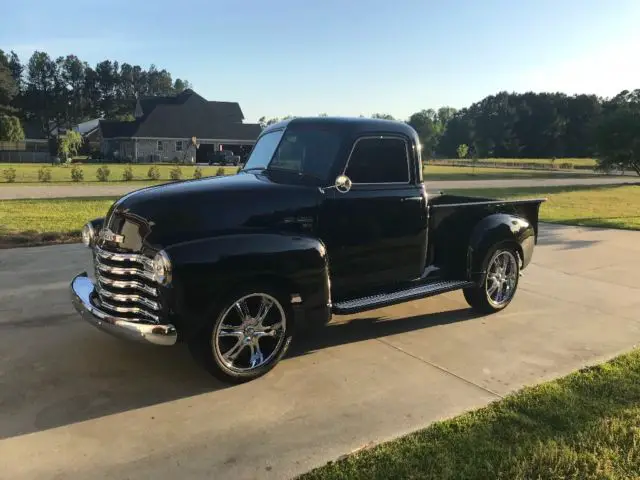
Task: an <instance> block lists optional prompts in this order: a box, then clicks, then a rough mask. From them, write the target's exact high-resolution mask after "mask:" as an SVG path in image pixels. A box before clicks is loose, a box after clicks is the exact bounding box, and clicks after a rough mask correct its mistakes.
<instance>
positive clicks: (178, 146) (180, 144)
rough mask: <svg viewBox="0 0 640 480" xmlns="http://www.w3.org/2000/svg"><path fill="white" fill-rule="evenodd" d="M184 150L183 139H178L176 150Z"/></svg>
mask: <svg viewBox="0 0 640 480" xmlns="http://www.w3.org/2000/svg"><path fill="white" fill-rule="evenodd" d="M181 151H182V140H178V141H177V142H176V152H181Z"/></svg>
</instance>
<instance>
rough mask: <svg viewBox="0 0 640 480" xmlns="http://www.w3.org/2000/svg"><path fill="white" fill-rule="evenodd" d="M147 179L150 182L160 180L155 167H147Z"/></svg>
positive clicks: (158, 172)
mask: <svg viewBox="0 0 640 480" xmlns="http://www.w3.org/2000/svg"><path fill="white" fill-rule="evenodd" d="M147 177H149V178H150V179H151V180H160V169H159V168H158V167H156V166H155V165H153V166H152V167H149V171H148V172H147Z"/></svg>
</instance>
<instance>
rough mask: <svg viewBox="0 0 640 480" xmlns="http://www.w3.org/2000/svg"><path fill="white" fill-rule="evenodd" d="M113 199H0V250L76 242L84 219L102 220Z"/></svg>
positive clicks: (84, 221) (85, 220)
mask: <svg viewBox="0 0 640 480" xmlns="http://www.w3.org/2000/svg"><path fill="white" fill-rule="evenodd" d="M114 200H115V198H104V197H89V198H54V199H36V200H0V248H6V247H17V246H33V245H44V244H51V243H68V242H77V241H79V240H80V230H81V229H82V226H83V225H84V224H85V223H86V222H87V220H90V219H92V218H97V217H103V216H104V215H105V213H106V212H107V210H108V209H109V207H110V206H111V204H112V203H113V201H114Z"/></svg>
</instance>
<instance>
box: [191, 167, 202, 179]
mask: <svg viewBox="0 0 640 480" xmlns="http://www.w3.org/2000/svg"><path fill="white" fill-rule="evenodd" d="M193 178H202V169H201V168H200V167H196V169H195V170H194V171H193Z"/></svg>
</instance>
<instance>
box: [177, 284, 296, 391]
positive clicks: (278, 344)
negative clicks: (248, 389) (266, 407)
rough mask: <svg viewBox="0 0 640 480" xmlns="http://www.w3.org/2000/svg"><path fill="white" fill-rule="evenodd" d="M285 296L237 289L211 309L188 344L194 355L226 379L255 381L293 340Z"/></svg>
mask: <svg viewBox="0 0 640 480" xmlns="http://www.w3.org/2000/svg"><path fill="white" fill-rule="evenodd" d="M286 298H287V296H286V295H283V294H282V293H281V292H279V291H277V290H274V289H272V288H267V287H264V286H263V287H260V286H256V287H253V288H246V289H243V290H238V291H236V292H235V293H234V294H231V295H229V296H227V297H226V299H225V300H224V301H222V302H220V304H219V307H218V308H215V309H214V311H215V313H214V314H213V315H212V317H213V318H212V319H211V322H210V324H209V326H208V327H207V328H205V330H204V331H203V332H202V334H200V335H197V336H196V337H195V338H194V339H193V340H192V341H191V342H190V344H189V347H190V350H191V352H192V354H193V356H194V358H195V359H196V360H197V361H198V362H199V363H200V364H201V365H202V366H203V367H204V368H205V369H206V370H207V371H208V372H209V373H211V374H212V375H213V376H215V377H216V378H218V379H219V380H222V381H224V382H228V383H242V382H247V381H250V380H254V379H256V378H258V377H261V376H262V375H264V374H266V373H267V372H269V371H270V370H271V369H272V368H274V367H275V366H276V364H277V363H278V362H279V361H280V359H281V358H282V357H283V356H284V355H285V354H286V352H287V350H288V348H289V344H290V343H291V340H292V338H293V315H292V311H291V306H290V305H289V303H287V301H286Z"/></svg>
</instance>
